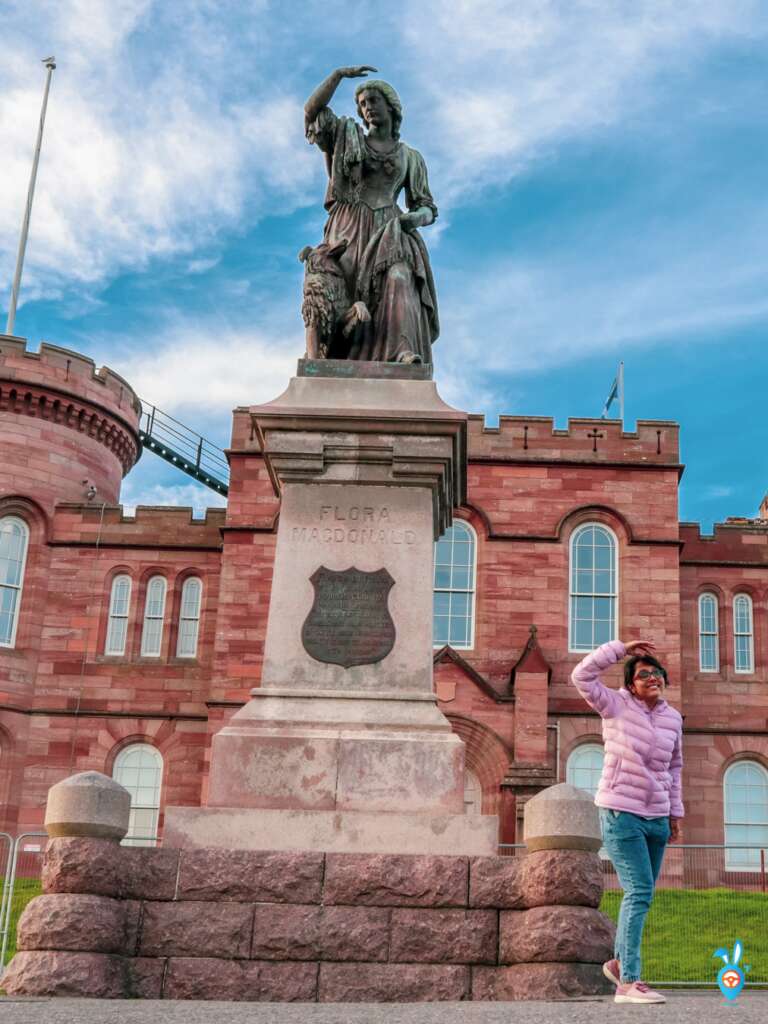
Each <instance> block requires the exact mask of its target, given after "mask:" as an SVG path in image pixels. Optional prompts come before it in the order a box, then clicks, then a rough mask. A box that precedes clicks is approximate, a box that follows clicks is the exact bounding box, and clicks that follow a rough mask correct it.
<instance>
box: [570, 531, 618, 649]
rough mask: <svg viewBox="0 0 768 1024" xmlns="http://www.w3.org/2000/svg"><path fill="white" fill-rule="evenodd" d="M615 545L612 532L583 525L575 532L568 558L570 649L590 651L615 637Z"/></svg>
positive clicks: (616, 626) (616, 590)
mask: <svg viewBox="0 0 768 1024" xmlns="http://www.w3.org/2000/svg"><path fill="white" fill-rule="evenodd" d="M616 551H617V543H616V537H615V535H614V533H613V531H612V530H609V529H608V527H607V526H603V525H601V524H600V523H585V524H584V526H580V527H579V528H578V529H577V530H574V533H573V536H572V537H571V557H570V615H569V649H570V650H571V651H591V650H594V648H595V647H599V646H600V644H605V643H607V642H608V641H609V640H615V639H616V635H617V628H618V625H617V617H618V616H617V608H618V592H619V585H618V565H617V557H616Z"/></svg>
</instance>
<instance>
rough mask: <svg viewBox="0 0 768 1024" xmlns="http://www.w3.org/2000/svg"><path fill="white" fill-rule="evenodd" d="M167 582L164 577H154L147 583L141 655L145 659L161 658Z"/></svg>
mask: <svg viewBox="0 0 768 1024" xmlns="http://www.w3.org/2000/svg"><path fill="white" fill-rule="evenodd" d="M165 593H166V582H165V578H164V577H163V576H153V577H152V579H151V580H150V581H149V583H147V596H146V599H145V601H144V625H143V627H142V631H141V654H142V657H145V658H157V657H159V656H160V652H161V650H162V645H163V623H164V620H165Z"/></svg>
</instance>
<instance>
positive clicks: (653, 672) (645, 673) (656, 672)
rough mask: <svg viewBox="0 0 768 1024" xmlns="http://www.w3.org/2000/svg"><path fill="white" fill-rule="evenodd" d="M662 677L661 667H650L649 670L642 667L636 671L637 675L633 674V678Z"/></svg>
mask: <svg viewBox="0 0 768 1024" xmlns="http://www.w3.org/2000/svg"><path fill="white" fill-rule="evenodd" d="M663 678H664V673H663V672H662V671H661V669H658V668H652V669H650V670H649V669H646V668H644V669H642V670H641V671H640V672H638V673H637V675H636V676H635V679H663Z"/></svg>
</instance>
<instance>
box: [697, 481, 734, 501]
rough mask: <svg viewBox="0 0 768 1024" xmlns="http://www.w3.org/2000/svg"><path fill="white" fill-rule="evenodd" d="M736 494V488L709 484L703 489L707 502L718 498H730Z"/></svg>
mask: <svg viewBox="0 0 768 1024" xmlns="http://www.w3.org/2000/svg"><path fill="white" fill-rule="evenodd" d="M735 493H736V488H735V487H731V486H727V485H723V484H710V485H709V486H708V487H705V488H704V498H705V499H706V500H707V501H714V500H716V499H718V498H730V497H731V495H732V494H735Z"/></svg>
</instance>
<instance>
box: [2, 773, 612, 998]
mask: <svg viewBox="0 0 768 1024" xmlns="http://www.w3.org/2000/svg"><path fill="white" fill-rule="evenodd" d="M102 778H103V777H102ZM107 783H108V785H107ZM62 789H63V790H64V797H63V798H62V796H61V791H62ZM119 789H120V787H117V786H116V785H115V784H114V783H112V782H111V781H110V780H104V781H100V779H99V777H98V775H97V773H90V772H89V773H84V774H83V775H80V776H76V777H74V778H73V779H71V780H68V781H67V783H64V784H61V785H60V786H58V787H54V790H52V803H53V804H54V807H53V808H49V820H50V821H53V820H54V819H55V822H56V824H55V828H56V830H57V832H58V833H59V835H60V836H61V837H60V838H52V839H51V840H50V842H49V844H48V847H47V849H46V852H45V860H44V869H43V890H44V895H43V896H39V897H37V899H35V900H33V901H32V902H31V903H30V904H29V906H28V907H27V909H26V910H25V912H24V914H23V915H22V918H21V921H20V923H19V929H18V948H19V950H20V952H18V953H17V954H16V956H15V957H14V959H13V960H12V961H11V964H10V966H9V968H8V970H7V972H6V974H5V976H4V978H3V986H4V988H5V989H6V991H7V992H8V993H9V994H11V995H35V996H44V995H45V996H48V995H52V996H97V997H102V998H123V997H134V998H155V999H157V998H166V999H239V1000H252V1001H261V1002H288V1001H301V1002H315V1001H317V1002H415V1001H427V1002H433V1001H438V1000H449V1001H457V1000H468V999H473V1000H516V999H553V998H558V999H562V998H569V997H574V996H583V995H599V994H604V993H607V991H608V984H607V982H606V981H605V979H604V978H603V976H602V968H601V964H602V963H603V962H604V961H605V960H607V959H608V958H609V957H610V955H611V952H612V948H613V931H614V929H613V924H612V922H611V921H610V920H609V919H608V918H607V917H606V916H605V915H603V914H602V913H600V911H599V910H598V909H597V907H598V905H599V902H600V898H601V895H602V873H601V869H600V862H599V860H598V857H597V854H596V853H595V852H593V850H592V849H590V848H589V847H593V848H594V844H595V842H597V843H598V845H599V830H597V831H596V829H597V814H596V812H595V808H594V806H592V805H591V803H590V801H589V797H588V796H587V795H586V794H583V793H581V792H580V791H579V790H574V789H573V787H571V786H555V787H552V789H551V790H548V791H546V792H545V793H542V794H540V795H539V796H537V797H534V798H533V799H532V800H531V801H530V802H529V805H528V807H529V808H531V807H533V808H535V811H531V812H530V814H531V815H532V819H531V820H532V821H534V819H535V822H534V825H533V826H532V827H531V829H530V831H531V835H532V838H533V839H536V840H540V839H542V838H546V835H547V834H548V833H552V834H553V835H556V836H558V837H560V839H562V838H563V837H564V836H565V835H569V836H571V837H572V838H573V840H574V844H576V845H577V848H570V849H569V848H555V849H545V848H544V849H542V848H539V849H536V850H535V851H534V852H531V853H529V854H528V855H527V856H524V857H456V856H431V855H429V856H402V855H394V854H350V853H337V854H331V853H322V852H320V851H318V852H311V851H306V852H296V851H283V852H270V851H259V850H221V849H219V850H210V849H188V850H170V849H169V850H163V849H150V848H130V847H121V846H119V845H118V841H117V839H116V838H113V839H110V838H94V833H93V831H91V832H90V834H89V825H88V823H87V822H85V821H83V817H84V815H83V809H84V808H85V807H86V805H87V804H88V803H89V801H90V805H91V806H92V807H93V808H95V809H96V810H95V812H94V816H95V817H96V818H98V821H95V822H94V823H93V825H92V826H91V827H98V828H99V829H103V827H104V825H105V822H107V821H109V823H110V824H111V825H112V826H114V825H115V824H116V814H117V816H118V817H119V804H120V799H121V798H120V795H119V792H118V791H119ZM89 790H90V791H91V795H90V796H89V795H88V791H89ZM55 791H57V792H55ZM94 793H95V794H96V796H95V798H94V797H93V794H94ZM67 802H69V806H70V808H72V809H73V810H74V814H73V816H74V817H76V818H77V819H78V823H77V825H76V826H75V825H73V824H72V823H70V825H69V826H68V825H67V823H66V822H65V821H63V814H62V810H63V805H64V804H66V803H67ZM56 807H58V808H59V810H58V811H57V810H56ZM548 809H553V815H552V819H551V827H550V825H549V824H548V822H547V811H548ZM590 810H591V815H590ZM124 824H125V825H126V826H127V815H126V816H125V818H124ZM67 828H69V830H70V834H69V835H64V834H63V833H64V831H65V830H66V829H67ZM579 829H581V832H582V834H579ZM73 831H75V832H78V833H79V834H72V832H73ZM117 831H119V828H118V829H117ZM585 847H586V848H585Z"/></svg>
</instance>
